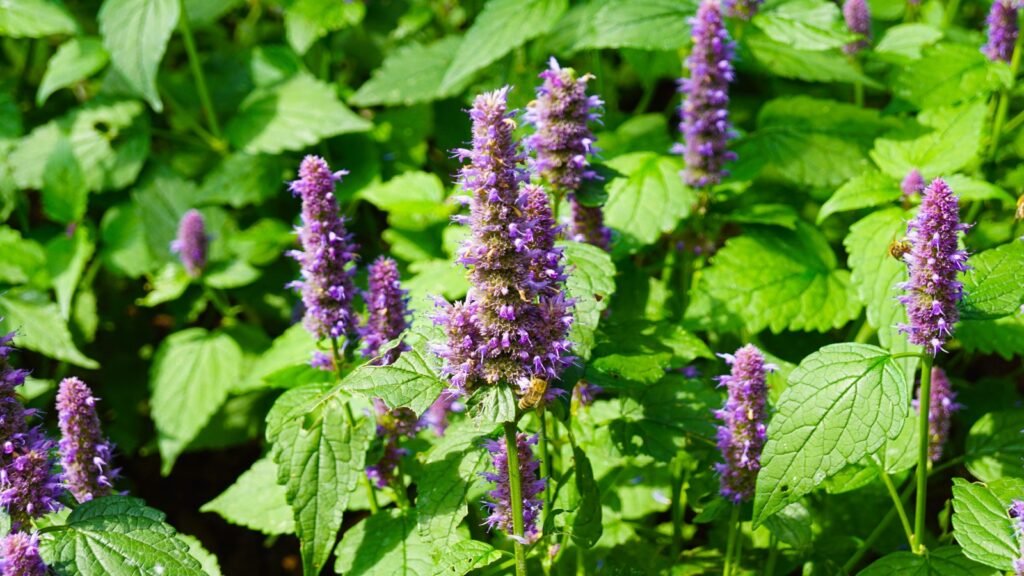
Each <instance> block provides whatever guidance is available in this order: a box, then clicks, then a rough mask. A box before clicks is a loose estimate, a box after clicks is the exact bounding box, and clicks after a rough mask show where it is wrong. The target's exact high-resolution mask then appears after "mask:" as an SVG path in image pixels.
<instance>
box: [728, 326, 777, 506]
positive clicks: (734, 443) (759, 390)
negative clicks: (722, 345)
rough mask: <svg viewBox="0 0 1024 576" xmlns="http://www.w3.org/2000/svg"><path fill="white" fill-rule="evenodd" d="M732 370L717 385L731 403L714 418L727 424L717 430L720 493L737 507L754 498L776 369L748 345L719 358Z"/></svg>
mask: <svg viewBox="0 0 1024 576" xmlns="http://www.w3.org/2000/svg"><path fill="white" fill-rule="evenodd" d="M720 356H721V357H722V358H725V361H726V362H727V363H728V364H729V365H731V366H732V372H731V373H730V374H729V375H727V376H719V377H718V382H719V384H720V385H722V386H725V387H726V390H727V391H728V399H727V400H726V402H725V406H724V407H722V409H721V410H716V411H715V416H716V417H717V418H719V419H720V420H722V422H724V424H723V425H722V426H719V427H718V448H719V450H721V451H722V458H723V459H724V460H725V462H724V463H721V464H716V465H715V468H716V469H717V470H718V474H719V477H720V492H721V494H722V496H723V497H725V498H726V499H728V500H731V501H732V502H735V503H740V502H743V501H746V500H749V499H750V498H751V497H752V496H753V495H754V484H755V483H756V482H757V472H758V470H760V469H761V449H762V448H764V442H765V433H766V430H767V427H766V422H765V420H766V416H767V411H766V401H767V397H768V384H767V382H766V380H765V378H766V376H767V373H768V372H771V371H774V370H775V367H774V366H773V365H771V364H766V363H765V361H764V355H762V354H761V351H760V350H758V349H757V347H756V346H754V345H753V344H747V345H746V346H744V347H742V348H740V349H739V350H737V351H736V354H735V355H732V354H720Z"/></svg>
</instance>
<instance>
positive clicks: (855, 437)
mask: <svg viewBox="0 0 1024 576" xmlns="http://www.w3.org/2000/svg"><path fill="white" fill-rule="evenodd" d="M909 405H910V384H909V383H908V382H907V379H906V377H905V376H904V374H903V370H902V369H900V367H899V365H898V364H897V363H896V362H895V361H894V360H893V359H892V357H891V356H890V355H889V353H888V352H886V351H885V350H882V349H881V348H878V347H876V346H869V345H866V344H831V345H829V346H825V347H824V348H822V349H820V350H818V351H817V352H815V353H813V354H811V355H810V356H808V357H807V358H804V360H803V362H801V363H800V365H799V366H798V367H797V368H796V369H795V370H793V372H792V373H791V374H790V376H789V387H788V388H786V390H785V391H784V392H783V393H782V397H781V398H780V399H779V403H778V406H777V408H776V413H775V415H774V416H772V420H771V423H770V424H769V425H768V442H767V443H766V444H765V447H764V452H763V453H762V456H761V471H760V472H759V473H758V476H757V492H756V494H755V496H754V523H755V524H761V523H762V522H764V521H765V519H766V518H768V517H769V516H771V515H773V514H775V513H776V512H778V511H780V510H782V509H783V508H785V507H786V506H788V505H789V504H791V503H793V502H795V501H797V500H799V499H800V498H801V497H803V495H805V494H807V493H808V492H810V491H811V490H813V489H814V488H815V487H817V486H818V485H819V484H820V483H821V482H822V481H824V480H825V478H827V477H829V476H831V475H832V474H835V473H836V472H839V471H840V470H841V469H842V468H843V467H844V466H846V465H847V464H850V463H854V462H859V461H861V460H863V459H864V458H866V457H868V456H870V455H872V454H875V453H877V452H878V450H879V449H880V448H882V446H883V445H884V444H885V441H886V440H887V439H891V438H896V437H897V436H898V435H899V434H900V432H902V430H903V426H904V424H905V416H906V413H907V406H909Z"/></svg>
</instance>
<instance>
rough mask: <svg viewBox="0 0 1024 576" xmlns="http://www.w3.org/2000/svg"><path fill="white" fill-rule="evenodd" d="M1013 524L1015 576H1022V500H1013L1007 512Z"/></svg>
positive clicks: (1023, 523)
mask: <svg viewBox="0 0 1024 576" xmlns="http://www.w3.org/2000/svg"><path fill="white" fill-rule="evenodd" d="M1008 513H1009V515H1010V519H1011V521H1012V522H1013V535H1014V536H1015V537H1016V538H1017V547H1018V552H1017V554H1018V555H1017V559H1016V560H1014V561H1013V573H1014V575H1015V576H1024V500H1014V501H1013V502H1011V503H1010V509H1009V510H1008Z"/></svg>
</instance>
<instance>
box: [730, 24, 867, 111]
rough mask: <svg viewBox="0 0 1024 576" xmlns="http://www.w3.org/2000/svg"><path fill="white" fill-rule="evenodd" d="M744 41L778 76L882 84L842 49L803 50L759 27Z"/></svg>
mask: <svg viewBox="0 0 1024 576" xmlns="http://www.w3.org/2000/svg"><path fill="white" fill-rule="evenodd" d="M743 43H744V44H745V45H746V46H747V48H748V49H749V50H750V53H751V55H752V56H753V57H754V60H755V61H756V62H757V63H758V64H760V65H761V66H763V67H764V68H765V69H767V70H768V71H769V72H771V73H773V74H775V75H776V76H781V77H783V78H793V79H797V80H806V81H808V82H842V83H845V84H854V83H858V82H859V83H862V84H864V85H866V86H871V87H876V88H878V87H880V86H879V84H878V83H877V82H875V81H874V80H872V79H871V78H868V77H867V76H865V75H864V74H863V73H862V72H861V71H860V70H859V69H858V68H857V67H856V66H854V65H853V64H851V63H850V60H849V58H847V57H846V56H845V55H844V54H843V53H842V52H840V51H839V49H832V50H801V49H799V48H797V47H795V46H792V45H790V44H788V43H785V42H778V41H776V40H773V39H772V38H771V37H769V36H768V35H767V34H765V33H764V32H762V31H760V30H750V31H749V33H748V35H747V36H746V37H744V39H743ZM822 119H825V117H822Z"/></svg>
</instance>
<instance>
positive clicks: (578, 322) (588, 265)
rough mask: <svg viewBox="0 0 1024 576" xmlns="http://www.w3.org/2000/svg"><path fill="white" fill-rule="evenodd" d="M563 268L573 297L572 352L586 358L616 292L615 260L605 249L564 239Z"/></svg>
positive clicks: (570, 336) (566, 286) (566, 285)
mask: <svg viewBox="0 0 1024 576" xmlns="http://www.w3.org/2000/svg"><path fill="white" fill-rule="evenodd" d="M562 246H563V247H564V249H565V262H566V268H567V269H568V270H569V278H568V279H567V280H566V281H565V289H566V292H568V293H569V297H570V298H572V300H573V315H574V318H573V323H572V329H571V331H570V332H569V339H570V340H572V342H573V354H575V355H576V356H578V357H580V358H582V359H584V360H586V359H588V358H590V350H591V349H592V348H593V347H594V344H595V342H596V340H595V338H594V332H595V331H597V325H598V323H599V322H600V321H601V313H602V312H603V311H604V310H605V308H607V307H608V302H609V300H610V299H611V296H612V294H613V293H614V292H615V264H614V263H613V262H612V259H611V257H610V256H608V253H607V252H605V251H604V250H601V249H600V248H597V247H596V246H591V245H589V244H584V243H581V242H565V243H563V244H562Z"/></svg>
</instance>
